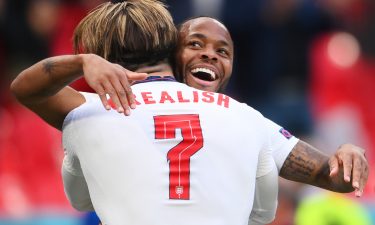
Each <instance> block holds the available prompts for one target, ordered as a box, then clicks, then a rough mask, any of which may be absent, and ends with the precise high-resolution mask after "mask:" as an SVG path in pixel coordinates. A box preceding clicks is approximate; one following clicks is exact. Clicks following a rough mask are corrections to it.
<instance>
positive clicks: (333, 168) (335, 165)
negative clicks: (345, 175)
mask: <svg viewBox="0 0 375 225" xmlns="http://www.w3.org/2000/svg"><path fill="white" fill-rule="evenodd" d="M328 163H329V168H330V173H329V176H330V177H333V176H335V175H337V173H338V172H339V161H338V159H337V158H336V156H332V157H331V158H330V159H329V161H328Z"/></svg>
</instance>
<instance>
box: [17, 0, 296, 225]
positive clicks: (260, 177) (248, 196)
mask: <svg viewBox="0 0 375 225" xmlns="http://www.w3.org/2000/svg"><path fill="white" fill-rule="evenodd" d="M145 21H147V23H145ZM113 28H116V29H113ZM117 28H121V29H117ZM96 29H99V30H100V31H103V32H96ZM92 32H94V33H96V35H98V36H99V40H101V41H99V42H98V41H95V40H94V41H93V39H92V37H93V36H91V35H89V34H92ZM151 33H152V34H153V35H150V34H151ZM125 34H126V35H125ZM76 37H77V39H76V43H78V45H77V46H78V47H77V48H78V49H80V50H84V51H85V52H90V53H96V54H99V55H102V56H103V57H105V58H106V59H109V60H111V61H112V62H118V63H124V62H130V63H129V64H126V65H125V66H129V67H131V68H132V69H134V70H136V71H137V72H144V73H149V74H150V75H159V76H161V77H164V78H160V79H170V78H166V77H165V76H167V75H172V69H171V66H170V65H169V62H168V60H167V58H168V56H169V53H170V52H171V51H170V50H171V48H172V47H173V46H174V44H175V43H176V30H175V28H174V26H173V22H172V19H171V17H170V15H169V13H168V12H167V11H166V10H165V8H164V7H163V5H162V4H160V3H158V2H157V1H153V0H142V1H140V0H134V1H128V2H123V3H119V4H111V3H107V4H104V5H102V6H100V7H99V8H98V9H96V10H95V11H93V12H92V13H91V14H90V15H89V16H87V17H86V18H85V19H84V20H83V22H82V23H81V24H80V25H79V27H78V29H77V31H76ZM123 38H124V39H123ZM139 40H141V41H139ZM103 43H105V44H104V45H102V44H103ZM55 60H56V61H55ZM90 63H93V64H92V65H94V66H91V67H88V66H87V65H90ZM66 65H68V67H66ZM101 65H113V66H114V68H113V70H112V71H115V72H117V73H118V74H121V75H124V71H125V70H124V69H123V68H121V67H120V66H118V65H114V64H111V63H109V62H107V61H105V60H103V59H102V58H100V57H98V56H95V55H90V54H87V55H74V56H61V57H56V58H50V59H47V60H43V61H41V62H39V63H36V64H35V65H33V66H32V67H30V68H28V69H26V70H24V71H23V72H22V73H21V74H20V75H19V76H18V77H17V78H16V79H15V81H14V82H13V83H12V90H13V92H14V94H15V95H16V96H17V98H18V99H19V100H20V102H22V103H23V104H25V105H26V106H27V107H29V108H30V109H31V110H33V111H34V112H36V113H37V114H38V115H39V116H40V117H42V118H43V119H44V120H45V121H47V122H48V123H49V124H51V125H52V126H55V127H56V128H60V129H61V127H62V124H63V121H64V119H65V123H64V128H63V129H64V147H65V148H66V151H67V155H68V157H71V159H73V160H70V161H69V163H70V164H68V165H67V166H66V167H68V166H69V165H72V167H71V168H70V169H72V170H71V171H68V169H69V168H68V169H67V170H66V171H67V172H71V174H70V175H71V177H73V176H76V177H80V176H79V175H80V172H81V171H80V170H79V168H82V172H83V175H84V177H85V179H86V181H87V184H88V190H89V191H90V195H91V196H90V197H91V200H92V203H93V206H94V208H95V210H96V211H97V213H98V214H99V216H100V218H101V219H102V220H103V222H104V223H105V224H151V223H152V224H176V220H178V223H179V224H246V223H247V220H248V217H249V214H250V211H251V208H252V203H253V198H254V189H255V179H256V180H257V183H259V184H263V187H262V188H258V189H257V190H258V191H259V195H258V196H264V198H261V197H260V198H259V199H260V201H263V199H264V200H267V201H266V202H265V204H266V205H267V204H272V205H273V206H274V207H273V212H271V213H273V214H270V217H269V218H265V220H263V221H260V222H262V223H265V222H270V219H271V220H272V219H273V216H274V210H275V206H276V198H277V186H272V185H267V184H268V182H270V183H275V182H276V183H277V181H275V180H276V177H277V175H275V174H277V173H276V168H275V165H274V162H273V159H272V157H271V151H270V148H269V137H268V134H267V132H268V127H267V125H266V123H265V120H264V118H263V117H262V116H261V114H260V113H258V112H256V111H255V110H253V109H251V108H250V107H248V106H246V105H243V104H240V103H237V102H235V101H234V100H232V99H230V98H229V97H227V96H224V95H221V94H214V93H212V92H201V91H198V90H195V89H192V88H188V87H186V86H185V85H183V84H179V83H176V82H159V83H158V82H156V81H154V82H152V83H140V84H137V85H135V88H137V87H139V88H142V87H144V88H147V90H143V92H142V91H141V90H138V91H137V92H136V93H137V94H138V96H139V97H138V98H139V99H138V100H137V101H135V102H134V103H135V104H138V103H140V104H141V105H139V106H138V109H137V110H135V111H134V113H133V115H132V117H124V116H122V115H120V114H117V113H114V111H112V112H106V111H105V110H104V109H102V107H101V106H100V105H99V103H100V101H99V98H101V100H103V96H102V95H99V97H96V99H95V98H93V99H92V100H89V99H88V98H86V99H85V97H84V95H83V94H81V93H78V92H76V91H74V90H72V89H69V88H64V89H62V88H63V87H64V86H65V85H66V84H68V83H70V82H71V81H73V80H74V79H76V78H77V77H79V76H80V75H81V74H82V73H84V75H85V76H86V75H88V74H91V73H90V71H91V72H95V67H96V66H98V67H99V66H101ZM138 75H139V74H138ZM111 85H121V86H124V84H123V83H121V82H119V83H116V82H112V83H111ZM158 85H163V87H164V86H165V88H163V89H161V88H160V86H158ZM154 86H155V87H154ZM102 88H103V90H104V91H106V92H111V90H109V89H107V86H106V85H103V87H102ZM150 91H151V92H150ZM163 91H164V92H163ZM111 94H112V93H110V95H111ZM142 103H143V104H142ZM199 105H200V106H199ZM232 110H233V111H232ZM119 111H122V110H121V109H120V110H119ZM125 111H126V109H125ZM66 115H68V116H67V117H66ZM219 115H221V116H219ZM65 117H66V118H65ZM94 118H96V119H94ZM218 118H219V119H218ZM93 119H94V120H93ZM205 121H207V122H205ZM232 123H233V124H232ZM233 126H235V127H236V129H234V128H233ZM238 126H244V128H243V129H242V128H241V127H238ZM123 129H126V130H125V131H124V132H123ZM223 129H225V130H223ZM116 131H117V132H116ZM126 131H127V133H125V132H126ZM218 131H219V132H218ZM68 139H69V141H68ZM295 142H297V140H296V139H294V138H293V139H291V140H290V143H291V145H294V144H295ZM93 148H95V149H93ZM199 158H200V160H199ZM197 159H198V160H197ZM75 160H79V163H80V167H78V169H77V167H75V166H77V164H78V162H77V161H75ZM105 163H108V164H107V165H106V164H105ZM122 179H123V180H122ZM78 180H79V179H78ZM255 222H256V221H255ZM254 224H255V223H254Z"/></svg>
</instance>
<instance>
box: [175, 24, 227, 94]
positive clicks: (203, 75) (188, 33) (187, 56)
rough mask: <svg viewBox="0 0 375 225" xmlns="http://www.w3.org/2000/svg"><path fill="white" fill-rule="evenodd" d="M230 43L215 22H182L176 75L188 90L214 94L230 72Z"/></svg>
mask: <svg viewBox="0 0 375 225" xmlns="http://www.w3.org/2000/svg"><path fill="white" fill-rule="evenodd" d="M232 66H233V42H232V38H231V37H230V35H229V32H228V30H227V29H226V27H225V26H224V25H223V24H222V23H220V22H219V21H217V20H215V19H212V18H208V17H199V18H196V19H192V20H189V21H187V22H185V23H184V24H183V25H182V27H181V29H180V32H179V42H178V47H177V51H176V72H177V74H178V76H180V77H182V78H183V82H185V83H186V84H187V85H189V86H191V87H195V88H198V89H201V90H205V91H213V92H217V91H219V90H222V89H223V88H224V87H225V85H226V84H227V82H228V80H229V78H230V75H231V73H232Z"/></svg>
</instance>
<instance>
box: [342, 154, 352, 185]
mask: <svg viewBox="0 0 375 225" xmlns="http://www.w3.org/2000/svg"><path fill="white" fill-rule="evenodd" d="M342 163H343V167H344V180H345V181H346V182H350V177H351V175H352V168H353V159H352V155H351V154H345V155H344V156H343V157H342Z"/></svg>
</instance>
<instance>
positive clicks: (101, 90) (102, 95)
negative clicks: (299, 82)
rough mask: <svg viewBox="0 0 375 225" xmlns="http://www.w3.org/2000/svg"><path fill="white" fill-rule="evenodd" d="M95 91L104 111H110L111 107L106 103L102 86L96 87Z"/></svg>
mask: <svg viewBox="0 0 375 225" xmlns="http://www.w3.org/2000/svg"><path fill="white" fill-rule="evenodd" d="M95 91H96V93H97V94H98V95H99V97H100V100H101V101H102V104H103V106H104V108H105V109H106V110H110V109H111V106H110V105H109V103H108V100H107V95H106V93H105V90H104V88H103V86H102V85H98V86H97V87H96V90H95Z"/></svg>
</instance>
